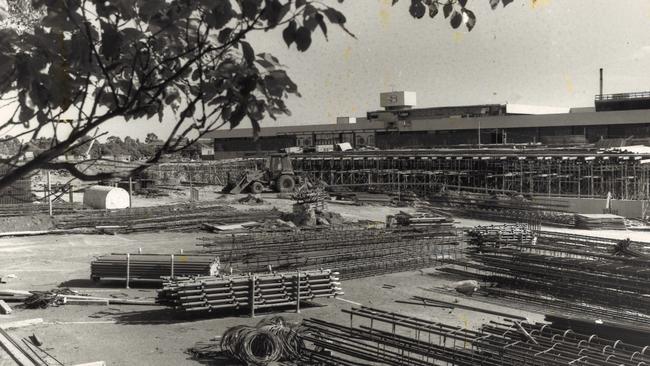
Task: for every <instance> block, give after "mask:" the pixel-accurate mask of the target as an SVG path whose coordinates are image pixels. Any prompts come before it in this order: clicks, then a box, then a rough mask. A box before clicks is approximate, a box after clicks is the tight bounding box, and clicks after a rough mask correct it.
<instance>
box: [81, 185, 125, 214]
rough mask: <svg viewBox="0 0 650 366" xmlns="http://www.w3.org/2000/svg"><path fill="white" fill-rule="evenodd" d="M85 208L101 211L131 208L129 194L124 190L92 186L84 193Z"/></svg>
mask: <svg viewBox="0 0 650 366" xmlns="http://www.w3.org/2000/svg"><path fill="white" fill-rule="evenodd" d="M84 206H88V207H90V208H99V209H108V210H112V209H119V208H127V207H129V192H127V191H126V190H124V189H122V188H116V187H107V186H91V187H88V188H87V189H86V190H85V191H84Z"/></svg>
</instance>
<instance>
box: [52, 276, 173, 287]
mask: <svg viewBox="0 0 650 366" xmlns="http://www.w3.org/2000/svg"><path fill="white" fill-rule="evenodd" d="M59 287H75V288H125V287H126V283H125V282H124V281H120V280H101V281H93V280H90V279H86V278H76V279H72V280H68V281H64V282H61V283H60V284H59ZM161 287H162V286H161V282H160V281H134V282H131V283H129V288H144V289H153V288H161Z"/></svg>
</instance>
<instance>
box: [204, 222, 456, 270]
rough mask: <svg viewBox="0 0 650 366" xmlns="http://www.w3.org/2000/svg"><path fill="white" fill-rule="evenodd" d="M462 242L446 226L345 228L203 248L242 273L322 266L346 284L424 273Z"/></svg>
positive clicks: (250, 238)
mask: <svg viewBox="0 0 650 366" xmlns="http://www.w3.org/2000/svg"><path fill="white" fill-rule="evenodd" d="M462 241H463V237H462V236H461V233H460V232H458V231H457V230H456V229H453V228H450V227H422V228H397V229H362V228H346V229H342V230H341V229H329V230H321V231H312V232H309V231H308V232H293V233H267V234H249V235H239V236H232V237H228V238H221V239H217V240H211V241H210V242H207V243H204V244H202V245H203V246H204V247H206V248H207V250H208V251H209V252H212V253H215V254H216V255H218V256H219V257H220V258H221V262H222V263H223V264H226V265H229V266H230V267H232V268H233V269H235V270H238V271H241V272H260V271H265V270H266V269H267V268H268V267H269V266H271V267H272V268H273V269H275V270H288V269H296V268H302V269H316V268H322V267H325V268H331V269H332V270H335V271H338V272H340V273H341V274H342V276H343V277H344V278H346V279H350V278H355V277H368V276H374V275H378V274H385V273H392V272H402V271H407V270H412V269H420V268H426V267H428V266H431V265H432V264H433V263H437V262H439V261H440V260H441V259H443V258H450V257H453V256H454V255H455V253H456V248H457V246H458V244H460V243H461V242H462Z"/></svg>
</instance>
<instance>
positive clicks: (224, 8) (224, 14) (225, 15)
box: [208, 1, 235, 29]
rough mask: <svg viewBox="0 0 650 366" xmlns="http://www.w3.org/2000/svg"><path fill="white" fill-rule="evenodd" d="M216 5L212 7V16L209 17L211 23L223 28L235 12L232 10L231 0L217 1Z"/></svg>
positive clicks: (215, 26)
mask: <svg viewBox="0 0 650 366" xmlns="http://www.w3.org/2000/svg"><path fill="white" fill-rule="evenodd" d="M216 4H217V5H216V6H215V7H214V8H212V14H211V15H212V16H211V17H208V22H209V24H210V25H211V26H212V27H214V28H216V29H221V28H223V27H225V26H226V24H228V22H230V20H231V19H232V18H233V16H234V15H235V13H234V12H233V10H232V5H231V4H230V1H217V2H216Z"/></svg>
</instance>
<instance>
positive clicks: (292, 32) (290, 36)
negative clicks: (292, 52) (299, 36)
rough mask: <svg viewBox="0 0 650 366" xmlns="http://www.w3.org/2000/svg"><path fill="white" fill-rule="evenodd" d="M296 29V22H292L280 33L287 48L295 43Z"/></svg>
mask: <svg viewBox="0 0 650 366" xmlns="http://www.w3.org/2000/svg"><path fill="white" fill-rule="evenodd" d="M296 28H297V25H296V21H295V20H292V21H290V22H289V24H288V25H287V27H286V28H284V30H283V31H282V38H283V39H284V43H286V44H287V47H291V44H292V43H293V42H295V41H296Z"/></svg>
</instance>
